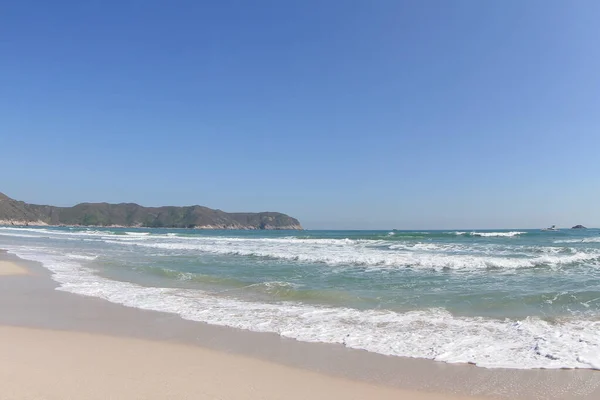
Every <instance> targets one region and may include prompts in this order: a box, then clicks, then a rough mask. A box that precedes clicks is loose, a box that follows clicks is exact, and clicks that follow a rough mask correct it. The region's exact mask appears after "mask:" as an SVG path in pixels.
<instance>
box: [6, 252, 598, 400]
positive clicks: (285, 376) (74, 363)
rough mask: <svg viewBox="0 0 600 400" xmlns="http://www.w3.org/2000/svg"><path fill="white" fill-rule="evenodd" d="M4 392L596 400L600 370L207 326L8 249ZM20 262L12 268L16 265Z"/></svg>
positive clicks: (36, 395)
mask: <svg viewBox="0 0 600 400" xmlns="http://www.w3.org/2000/svg"><path fill="white" fill-rule="evenodd" d="M0 260H1V261H0V266H1V268H2V271H3V276H2V277H0V304H2V308H1V309H0V355H1V356H0V388H2V389H1V391H0V398H2V399H69V398H71V399H105V398H111V399H186V398H189V399H307V398H312V399H332V398H347V399H366V398H369V399H392V398H393V399H422V400H435V399H477V398H481V399H483V398H498V399H509V398H510V399H513V398H514V399H596V398H598V397H597V396H598V394H599V393H600V389H599V388H600V374H598V373H597V371H590V370H587V371H584V370H569V371H559V370H553V371H551V370H527V371H520V370H492V369H484V368H477V367H473V366H466V365H448V364H444V363H438V362H432V361H429V360H419V359H406V358H402V357H386V356H382V355H377V354H373V353H368V352H365V351H357V350H353V349H348V348H346V347H344V346H333V345H328V344H318V343H304V342H298V341H294V340H289V339H285V338H281V337H279V336H277V335H274V334H264V333H253V332H248V331H243V330H237V329H231V328H227V327H218V326H212V325H206V324H202V323H197V322H193V321H187V320H183V319H181V318H179V317H178V316H176V315H172V314H166V313H160V312H154V311H143V310H139V309H135V308H129V307H123V306H120V305H117V304H113V303H109V302H107V301H104V300H101V299H97V298H93V297H86V296H79V295H74V294H71V293H66V292H63V291H57V290H55V288H57V284H56V283H55V282H53V281H52V280H51V279H50V274H49V272H48V271H47V270H46V269H45V268H42V267H41V266H40V265H39V264H37V263H31V262H25V261H23V260H20V259H18V258H16V257H15V256H13V255H11V254H6V253H0ZM9 272H10V274H9Z"/></svg>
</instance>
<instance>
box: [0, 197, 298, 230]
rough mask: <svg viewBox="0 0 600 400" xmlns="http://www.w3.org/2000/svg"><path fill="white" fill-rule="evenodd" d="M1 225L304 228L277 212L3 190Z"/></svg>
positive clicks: (0, 206)
mask: <svg viewBox="0 0 600 400" xmlns="http://www.w3.org/2000/svg"><path fill="white" fill-rule="evenodd" d="M0 225H74V226H123V227H149V228H162V227H164V228H196V229H302V226H301V225H300V222H298V220H297V219H295V218H292V217H290V216H288V215H285V214H281V213H277V212H259V213H226V212H224V211H221V210H213V209H211V208H207V207H202V206H188V207H170V206H167V207H143V206H140V205H138V204H135V203H120V204H109V203H81V204H77V205H76V206H73V207H54V206H44V205H37V204H28V203H25V202H22V201H17V200H14V199H11V198H10V197H8V196H6V195H4V194H2V193H0Z"/></svg>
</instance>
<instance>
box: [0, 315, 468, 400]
mask: <svg viewBox="0 0 600 400" xmlns="http://www.w3.org/2000/svg"><path fill="white" fill-rule="evenodd" d="M0 353H1V354H2V361H1V362H0V386H1V387H2V389H1V390H2V396H0V397H2V398H3V399H39V398H44V399H69V398H73V399H75V398H76V399H106V398H111V399H206V400H208V399H232V400H233V399H298V400H301V399H309V398H311V399H339V398H344V399H422V400H435V399H459V397H455V396H447V395H443V394H439V395H438V394H428V393H419V392H414V391H403V390H400V389H395V388H386V387H382V386H375V385H371V384H366V383H362V382H356V381H349V380H345V379H340V378H333V377H329V376H326V375H322V374H318V373H314V372H310V371H303V370H300V369H295V368H290V367H286V366H281V365H277V364H273V363H269V362H265V361H261V360H256V359H251V358H247V357H241V356H237V355H233V354H226V353H222V352H216V351H212V350H207V349H203V348H200V347H191V346H185V345H178V344H173V343H161V342H153V341H148V340H141V339H130V338H118V337H109V336H102V335H90V334H85V333H75V332H60V331H51V330H38V329H26V328H15V327H5V326H3V327H0Z"/></svg>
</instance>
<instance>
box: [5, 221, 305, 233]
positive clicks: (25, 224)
mask: <svg viewBox="0 0 600 400" xmlns="http://www.w3.org/2000/svg"><path fill="white" fill-rule="evenodd" d="M0 227H6V228H37V227H39V228H102V229H110V228H118V229H160V228H157V227H153V226H143V225H69V224H58V225H55V224H48V223H45V222H43V221H11V220H0ZM165 228H169V227H165ZM174 229H184V230H188V229H189V230H199V231H203V230H207V231H211V230H224V231H260V230H265V231H303V230H304V228H303V227H302V226H301V225H286V226H281V227H275V228H273V227H266V228H257V227H251V226H243V225H240V226H230V225H202V226H194V227H187V226H182V227H177V228H174Z"/></svg>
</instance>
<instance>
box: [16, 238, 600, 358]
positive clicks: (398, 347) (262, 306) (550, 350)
mask: <svg viewBox="0 0 600 400" xmlns="http://www.w3.org/2000/svg"><path fill="white" fill-rule="evenodd" d="M10 251H11V252H13V253H15V254H17V255H18V256H20V257H22V258H25V259H30V260H34V261H39V262H42V263H43V265H44V266H45V267H47V268H48V269H50V270H51V271H52V272H53V273H54V274H53V278H54V279H55V280H56V281H58V282H59V283H60V284H61V286H60V288H59V289H60V290H64V291H68V292H73V293H78V294H82V295H87V296H95V297H100V298H103V299H106V300H109V301H111V302H114V303H119V304H123V305H126V306H130V307H136V308H141V309H147V310H156V311H163V312H170V313H175V314H179V315H180V316H181V317H183V318H185V319H189V320H194V321H202V322H206V323H210V324H216V325H226V326H231V327H236V328H241V329H247V330H252V331H259V332H274V333H278V334H280V335H281V336H285V337H290V338H294V339H297V340H302V341H308V342H325V343H339V344H344V345H346V346H348V347H351V348H356V349H364V350H368V351H372V352H377V353H382V354H388V355H396V356H406V357H419V358H427V359H432V360H439V361H445V362H449V363H466V362H468V363H473V364H476V365H479V366H482V367H488V368H520V369H529V368H593V369H600V321H599V320H597V319H563V320H559V321H556V322H553V323H551V322H548V321H544V320H541V319H538V318H526V319H523V320H510V319H505V320H497V319H485V318H481V317H456V316H453V315H451V314H450V313H448V312H447V311H445V310H443V309H428V310H422V311H411V312H405V313H397V312H392V311H385V310H356V309H351V308H334V307H317V306H310V305H303V304H299V303H290V302H287V303H278V304H273V303H259V302H245V301H239V300H234V299H230V298H225V297H220V296H219V297H217V296H211V295H210V294H208V293H205V292H202V291H198V290H190V289H173V288H155V287H142V286H139V285H136V284H132V283H129V282H118V281H112V280H108V279H106V278H102V277H99V276H96V275H94V274H93V273H92V271H91V270H89V269H87V268H85V267H83V266H81V265H80V264H79V263H78V262H76V261H75V260H73V259H69V258H68V257H65V256H62V255H60V254H56V253H54V254H50V253H47V252H44V251H41V250H37V249H32V248H31V247H14V248H12V249H10Z"/></svg>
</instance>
